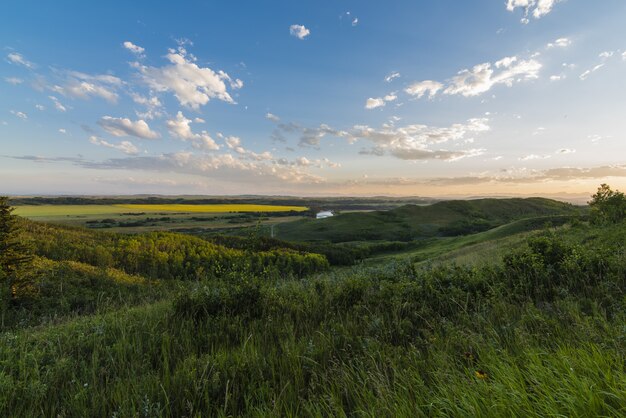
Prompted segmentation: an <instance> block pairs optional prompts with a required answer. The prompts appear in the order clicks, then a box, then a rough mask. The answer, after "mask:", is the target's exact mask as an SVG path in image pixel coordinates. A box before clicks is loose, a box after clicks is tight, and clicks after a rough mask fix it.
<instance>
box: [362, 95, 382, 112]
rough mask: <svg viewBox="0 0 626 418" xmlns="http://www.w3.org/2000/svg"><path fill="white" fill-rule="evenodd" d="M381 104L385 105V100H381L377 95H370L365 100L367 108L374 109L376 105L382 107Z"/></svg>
mask: <svg viewBox="0 0 626 418" xmlns="http://www.w3.org/2000/svg"><path fill="white" fill-rule="evenodd" d="M383 106H385V100H383V99H382V98H380V97H377V98H372V97H370V98H369V99H367V101H366V102H365V108H366V109H368V110H371V109H376V108H377V107H383Z"/></svg>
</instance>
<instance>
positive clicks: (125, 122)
mask: <svg viewBox="0 0 626 418" xmlns="http://www.w3.org/2000/svg"><path fill="white" fill-rule="evenodd" d="M98 125H100V126H101V127H102V129H104V130H105V131H107V132H108V133H110V134H111V135H114V136H118V137H119V136H135V137H137V138H144V139H156V138H158V137H159V134H158V133H157V132H155V131H152V130H151V129H150V126H148V124H147V123H146V122H145V121H144V120H141V119H140V120H137V121H132V120H130V119H128V118H114V117H111V116H104V117H102V118H101V119H100V120H99V121H98Z"/></svg>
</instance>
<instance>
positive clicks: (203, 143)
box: [165, 111, 220, 151]
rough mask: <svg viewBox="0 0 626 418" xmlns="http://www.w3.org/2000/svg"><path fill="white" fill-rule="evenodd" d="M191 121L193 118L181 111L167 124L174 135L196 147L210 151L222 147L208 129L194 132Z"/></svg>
mask: <svg viewBox="0 0 626 418" xmlns="http://www.w3.org/2000/svg"><path fill="white" fill-rule="evenodd" d="M191 123H192V122H191V119H187V118H186V117H185V115H183V112H180V111H179V112H178V113H177V114H176V118H174V119H170V120H168V121H167V122H166V123H165V125H166V126H167V130H168V131H169V133H170V134H171V135H172V136H174V137H176V138H179V139H182V140H183V141H188V142H190V143H191V144H192V146H193V147H194V148H198V149H204V150H208V151H214V150H218V149H219V148H220V147H219V145H217V143H215V140H213V138H211V136H210V135H209V134H208V132H207V131H202V132H200V133H194V132H193V131H192V130H191V126H190V125H191Z"/></svg>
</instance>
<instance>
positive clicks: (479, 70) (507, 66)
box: [443, 57, 542, 97]
mask: <svg viewBox="0 0 626 418" xmlns="http://www.w3.org/2000/svg"><path fill="white" fill-rule="evenodd" d="M541 67H542V65H541V64H540V63H539V62H538V61H536V60H534V59H529V60H518V59H517V57H506V58H503V59H502V60H500V61H497V62H496V63H495V69H494V68H493V67H492V65H491V64H490V63H488V62H487V63H483V64H478V65H475V66H474V67H473V68H472V69H471V70H468V69H466V70H462V71H460V72H459V73H458V74H457V75H456V76H454V77H452V79H451V80H450V82H449V84H448V86H447V87H446V89H445V90H444V91H443V92H444V94H449V95H456V94H460V95H463V96H465V97H471V96H478V95H480V94H482V93H485V92H487V91H489V90H491V88H492V87H494V86H495V85H498V84H504V85H506V86H508V87H510V86H512V85H513V84H514V83H516V82H521V81H523V80H531V79H536V78H538V77H539V70H541Z"/></svg>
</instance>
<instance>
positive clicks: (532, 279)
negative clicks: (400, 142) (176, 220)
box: [0, 216, 626, 417]
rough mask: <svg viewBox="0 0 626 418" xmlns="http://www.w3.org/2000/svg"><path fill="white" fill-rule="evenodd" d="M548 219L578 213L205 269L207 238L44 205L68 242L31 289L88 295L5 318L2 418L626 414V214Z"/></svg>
mask: <svg viewBox="0 0 626 418" xmlns="http://www.w3.org/2000/svg"><path fill="white" fill-rule="evenodd" d="M548 219H549V220H550V221H551V222H553V223H554V222H556V224H557V225H560V223H562V222H564V221H566V220H569V219H570V218H568V217H567V216H564V217H562V218H555V217H543V218H534V219H523V220H517V221H513V222H509V223H507V224H506V225H502V226H500V227H497V228H494V229H490V230H488V231H485V232H481V233H478V234H472V235H466V236H459V237H438V238H432V239H426V240H424V241H423V242H422V246H421V247H419V248H413V249H411V250H410V251H406V252H403V253H396V254H394V256H393V257H389V258H387V259H382V258H381V259H377V260H374V261H372V262H371V264H367V263H366V264H360V265H357V266H353V267H351V268H342V269H335V270H331V271H326V272H317V273H313V274H309V275H305V276H301V277H298V278H296V277H295V275H287V276H285V275H281V274H278V273H280V271H256V270H255V271H253V270H245V269H243V270H237V269H232V270H230V271H227V272H221V274H219V275H218V274H213V275H208V274H206V275H204V276H203V274H202V272H203V271H204V270H198V269H190V268H191V266H196V267H197V266H198V264H194V263H200V264H202V263H203V262H205V261H208V260H205V259H206V258H213V257H214V256H210V255H206V254H205V255H203V256H196V255H197V250H198V248H201V247H203V246H207V248H210V249H215V250H216V251H217V248H218V247H217V246H215V245H213V244H211V245H209V244H206V243H203V242H202V241H201V240H200V239H198V238H192V237H186V236H180V235H177V234H149V235H138V236H120V235H116V234H109V233H104V232H95V231H89V230H84V229H78V228H60V227H54V226H45V225H42V224H38V223H26V227H27V228H28V231H27V232H28V234H29V235H28V236H29V239H31V240H32V241H33V245H34V248H36V249H37V251H38V252H40V253H41V252H45V254H48V255H50V257H53V256H55V257H58V258H59V260H55V261H50V260H46V259H43V258H38V259H37V261H36V265H37V269H36V271H34V272H32V273H31V274H33V277H34V278H36V279H37V280H36V281H35V282H34V285H40V287H39V290H37V291H35V292H34V293H33V294H32V297H33V298H35V299H36V298H37V297H39V298H42V297H43V296H47V297H49V298H50V299H49V301H48V302H46V304H44V305H42V306H39V305H30V306H31V307H34V306H36V307H37V308H38V309H39V308H41V309H45V308H46V306H48V307H49V309H50V310H51V311H56V310H59V311H62V307H64V306H68V305H67V304H68V303H71V301H78V302H80V303H83V305H81V306H86V307H87V308H85V309H84V310H83V311H82V312H75V314H74V315H68V316H61V317H58V318H57V319H56V320H54V321H49V322H45V323H43V324H41V325H38V326H36V327H32V326H31V325H32V324H31V323H28V322H25V323H23V324H21V325H20V324H18V326H14V327H13V328H12V329H9V330H6V331H5V332H3V333H1V334H0V416H15V417H21V416H24V417H27V416H28V417H29V416H60V417H73V416H96V417H100V416H102V417H113V416H115V417H126V416H131V417H161V416H163V417H179V416H181V417H182V416H187V417H201V416H224V417H226V416H294V417H295V416H338V417H348V416H350V417H380V416H394V417H395V416H398V417H404V416H407V417H415V416H418V417H419V416H424V417H427V416H445V417H449V416H450V417H467V416H483V417H501V416H579V417H587V416H605V417H620V416H624V415H626V390H625V388H626V328H625V327H624V323H626V246H625V243H626V223H622V224H619V225H612V226H606V227H600V226H593V225H588V224H586V223H583V222H579V221H577V222H571V223H570V224H567V225H563V226H556V227H550V228H542V226H543V225H544V224H545V221H546V220H548ZM237 242H238V243H240V244H242V245H246V242H239V241H237ZM98 246H100V247H102V248H98ZM221 251H223V252H225V253H230V252H232V253H233V254H235V253H236V254H237V255H238V256H239V255H241V254H248V256H249V258H250V259H253V258H254V257H255V254H256V252H257V251H258V250H253V249H246V250H243V249H242V250H237V251H235V250H232V249H231V250H221ZM245 251H247V253H246V252H245ZM207 254H208V253H207ZM39 255H40V256H41V255H42V254H39ZM130 256H133V257H134V258H132V257H131V258H129V257H130ZM472 258H474V259H481V260H482V261H484V262H481V263H461V264H463V265H455V263H453V262H447V261H459V260H464V259H466V260H467V261H471V260H470V259H472ZM120 260H121V261H124V262H121V261H120ZM137 260H140V261H141V262H140V263H139V264H137V263H136V261H137ZM157 260H159V263H161V264H159V266H160V267H159V268H158V269H156V270H155V269H153V268H152V266H153V264H154V263H155V262H156V261H157ZM89 262H93V264H94V265H88V263H89ZM108 263H112V264H111V265H109V264H108ZM163 263H165V264H163ZM95 264H101V265H100V266H97V265H95ZM143 264H145V266H143ZM170 264H171V269H170V267H168V266H169V265H170ZM174 267H176V269H178V268H184V269H186V270H189V271H190V272H192V273H193V276H194V277H193V278H191V277H188V278H187V280H185V281H180V280H175V278H174V277H175V276H176V274H174V275H172V272H173V271H177V270H174ZM153 270H154V271H153ZM170 270H171V271H170ZM159 271H170V275H172V278H170V279H169V280H170V282H169V285H172V286H171V287H167V286H166V287H165V288H164V289H163V291H162V292H160V285H159V283H163V281H161V280H159V279H158V278H153V280H148V279H146V277H142V276H141V275H142V274H143V273H146V274H147V273H150V274H157V273H158V272H159ZM131 273H134V274H131ZM216 273H217V272H216ZM177 274H178V273H177ZM27 283H31V282H28V281H27ZM35 287H36V286H35ZM35 290H36V289H35ZM155 291H156V294H155ZM116 292H117V293H118V294H117V296H116V295H115V293H116ZM100 295H101V296H100ZM39 300H41V299H39ZM101 300H105V301H107V302H106V303H103V304H102V305H101V304H100V302H99V301H101ZM123 301H127V302H128V303H124V302H123ZM29 303H32V302H29ZM100 306H103V309H99V307H100ZM27 307H28V305H25V306H24V308H27ZM70 311H71V310H70ZM71 312H74V311H71ZM477 372H480V373H479V374H478V375H477ZM482 377H484V378H482Z"/></svg>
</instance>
